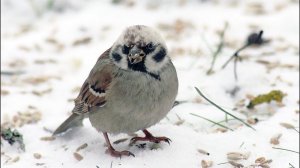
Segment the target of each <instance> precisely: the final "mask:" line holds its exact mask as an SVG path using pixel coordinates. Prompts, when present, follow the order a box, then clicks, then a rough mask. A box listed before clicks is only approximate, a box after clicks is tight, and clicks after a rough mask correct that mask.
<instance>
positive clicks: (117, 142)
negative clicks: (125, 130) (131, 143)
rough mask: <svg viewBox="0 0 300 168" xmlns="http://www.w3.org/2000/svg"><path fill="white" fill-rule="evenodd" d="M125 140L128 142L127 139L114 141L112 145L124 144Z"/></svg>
mask: <svg viewBox="0 0 300 168" xmlns="http://www.w3.org/2000/svg"><path fill="white" fill-rule="evenodd" d="M127 140H128V138H122V139H119V140H116V141H114V142H113V144H119V143H122V142H125V141H127Z"/></svg>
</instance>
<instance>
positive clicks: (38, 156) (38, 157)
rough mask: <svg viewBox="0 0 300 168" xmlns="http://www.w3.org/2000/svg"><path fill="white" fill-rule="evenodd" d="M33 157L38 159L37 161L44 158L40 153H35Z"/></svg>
mask: <svg viewBox="0 0 300 168" xmlns="http://www.w3.org/2000/svg"><path fill="white" fill-rule="evenodd" d="M33 157H34V158H36V159H40V158H41V157H42V155H41V154H39V153H34V154H33Z"/></svg>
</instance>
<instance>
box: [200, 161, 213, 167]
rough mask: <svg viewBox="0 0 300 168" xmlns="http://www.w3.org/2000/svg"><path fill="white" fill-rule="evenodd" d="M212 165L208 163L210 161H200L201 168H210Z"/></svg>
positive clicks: (210, 162)
mask: <svg viewBox="0 0 300 168" xmlns="http://www.w3.org/2000/svg"><path fill="white" fill-rule="evenodd" d="M212 165H213V161H210V160H202V161H201V167H202V168H209V167H212Z"/></svg>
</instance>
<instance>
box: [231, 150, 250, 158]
mask: <svg viewBox="0 0 300 168" xmlns="http://www.w3.org/2000/svg"><path fill="white" fill-rule="evenodd" d="M249 156H250V153H249V152H247V153H239V152H229V153H227V159H229V160H241V159H244V160H247V159H248V158H249Z"/></svg>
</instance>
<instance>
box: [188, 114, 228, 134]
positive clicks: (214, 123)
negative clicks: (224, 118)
mask: <svg viewBox="0 0 300 168" xmlns="http://www.w3.org/2000/svg"><path fill="white" fill-rule="evenodd" d="M190 114H191V115H193V116H196V117H200V118H202V119H204V120H206V121H209V122H211V123H214V124H216V125H218V126H220V127H223V128H226V129H229V130H231V131H233V129H231V128H229V127H226V126H225V125H222V124H219V123H217V122H214V121H212V120H210V119H207V118H205V117H202V116H199V115H197V114H193V113H190Z"/></svg>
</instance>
